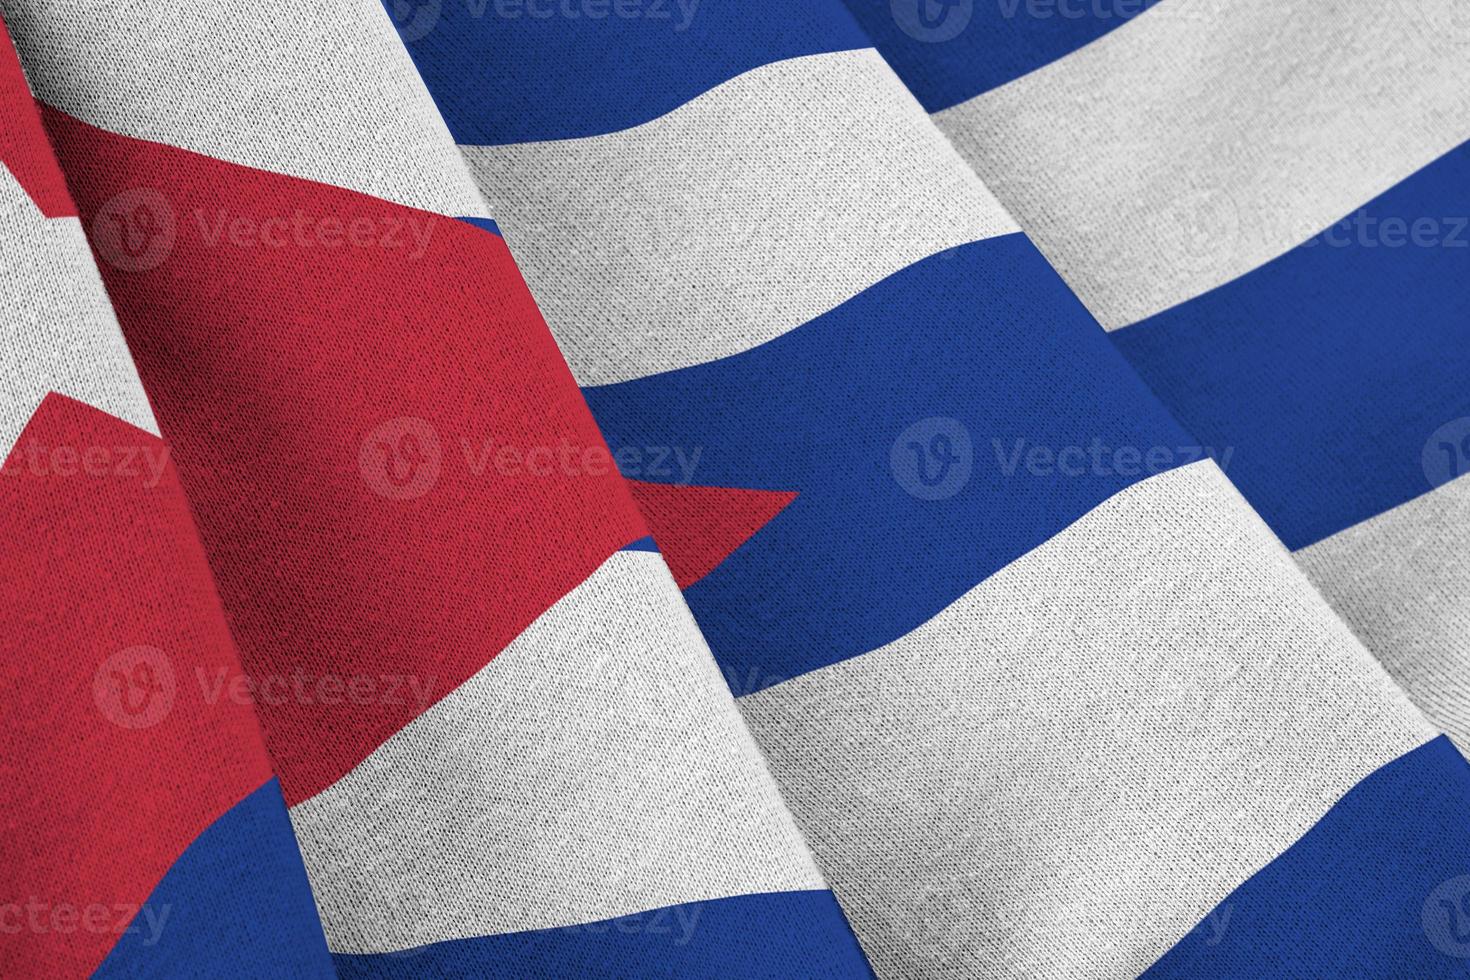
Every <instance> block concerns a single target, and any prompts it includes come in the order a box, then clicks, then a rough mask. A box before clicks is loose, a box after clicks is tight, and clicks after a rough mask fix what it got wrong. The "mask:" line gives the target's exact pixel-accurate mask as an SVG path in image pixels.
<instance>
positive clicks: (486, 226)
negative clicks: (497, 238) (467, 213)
mask: <svg viewBox="0 0 1470 980" xmlns="http://www.w3.org/2000/svg"><path fill="white" fill-rule="evenodd" d="M459 220H460V221H463V222H464V223H465V224H469V225H474V226H475V227H476V228H479V229H481V230H483V231H488V232H489V233H490V234H492V235H499V234H500V226H499V225H497V224H496V223H495V222H494V221H492V220H490V219H489V218H464V217H461V218H460V219H459Z"/></svg>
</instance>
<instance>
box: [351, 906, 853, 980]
mask: <svg viewBox="0 0 1470 980" xmlns="http://www.w3.org/2000/svg"><path fill="white" fill-rule="evenodd" d="M336 961H337V970H338V973H339V975H340V976H342V977H343V978H344V980H378V978H390V977H402V976H426V977H507V978H512V977H513V978H517V980H520V978H525V980H537V978H544V980H563V978H567V977H587V978H593V977H607V978H615V977H616V978H627V977H639V978H658V977H667V978H670V980H674V978H678V980H706V978H707V980H742V978H750V980H757V978H761V980H764V978H767V977H832V978H846V977H871V976H872V975H873V974H872V971H871V970H870V969H869V968H868V964H867V960H865V959H864V958H863V954H862V952H861V951H860V950H859V949H858V945H857V941H856V940H855V939H854V938H853V935H852V931H851V930H850V929H849V928H848V926H847V920H846V919H844V918H843V916H842V912H841V911H840V910H839V909H838V907H837V903H836V901H835V900H833V898H832V893H831V892H829V891H803V892H772V893H767V894H761V895H742V896H738V897H735V898H721V899H714V900H711V901H707V902H691V903H688V904H685V905H675V906H672V907H669V908H662V909H656V910H653V911H649V912H641V913H637V914H634V915H625V916H621V917H619V918H616V919H609V920H605V921H602V922H593V923H588V924H586V925H578V926H566V927H564V928H560V929H539V930H536V931H534V932H517V933H511V934H509V935H503V936H489V937H485V938H481V939H457V940H452V941H450V942H443V943H436V944H434V945H432V946H423V947H420V948H418V949H411V950H405V951H404V952H401V953H380V954H374V955H347V954H341V953H339V954H337V956H336Z"/></svg>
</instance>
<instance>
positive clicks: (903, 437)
mask: <svg viewBox="0 0 1470 980" xmlns="http://www.w3.org/2000/svg"><path fill="white" fill-rule="evenodd" d="M974 461H975V447H974V444H973V443H972V442H971V441H970V430H969V429H966V428H965V427H964V425H963V424H962V423H961V422H960V421H959V420H958V419H952V418H947V417H943V416H936V417H934V418H927V419H923V420H921V421H918V422H915V423H914V424H913V425H911V426H909V427H908V428H907V429H904V430H903V432H901V433H899V436H898V438H897V439H895V440H893V446H892V448H890V449H889V451H888V468H889V469H890V470H892V471H893V478H894V479H895V480H897V481H898V485H899V486H901V487H903V489H904V491H905V492H906V493H908V494H909V495H910V496H913V497H917V498H919V499H920V500H944V499H946V498H949V497H953V496H954V495H955V494H957V493H959V492H960V490H961V489H962V488H963V487H964V485H965V484H966V483H968V482H970V469H971V467H972V466H973V464H974Z"/></svg>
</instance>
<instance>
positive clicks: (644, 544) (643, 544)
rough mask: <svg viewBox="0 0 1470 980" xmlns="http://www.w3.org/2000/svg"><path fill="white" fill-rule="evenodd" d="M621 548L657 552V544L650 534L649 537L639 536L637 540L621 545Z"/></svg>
mask: <svg viewBox="0 0 1470 980" xmlns="http://www.w3.org/2000/svg"><path fill="white" fill-rule="evenodd" d="M622 550H623V551H653V552H657V551H658V545H657V544H654V541H653V537H652V536H651V535H650V536H649V537H646V538H639V539H638V540H637V541H634V542H631V543H629V544H625V545H623V547H622Z"/></svg>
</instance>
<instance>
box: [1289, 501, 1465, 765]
mask: <svg viewBox="0 0 1470 980" xmlns="http://www.w3.org/2000/svg"><path fill="white" fill-rule="evenodd" d="M1466 555H1470V476H1463V477H1461V478H1459V479H1458V480H1455V481H1454V482H1452V483H1447V484H1445V485H1444V486H1442V487H1440V488H1438V489H1437V490H1434V491H1432V492H1431V493H1428V494H1425V495H1424V496H1422V497H1417V498H1415V499H1414V500H1411V501H1409V502H1408V503H1406V504H1402V505H1400V506H1398V507H1395V508H1393V509H1392V510H1390V511H1387V512H1385V513H1383V514H1379V515H1378V516H1377V517H1373V518H1370V519H1369V520H1367V521H1364V522H1363V523H1361V524H1358V525H1356V526H1354V527H1350V528H1348V529H1347V530H1345V531H1341V532H1339V533H1337V534H1334V535H1333V536H1332V537H1330V538H1326V539H1325V540H1322V541H1319V542H1317V543H1316V544H1314V545H1311V546H1310V547H1307V548H1304V549H1302V550H1301V551H1298V552H1297V553H1296V559H1297V562H1298V563H1299V564H1300V565H1301V566H1302V568H1303V569H1304V570H1305V571H1306V573H1307V575H1308V577H1309V578H1311V579H1312V581H1313V582H1314V583H1316V585H1317V588H1319V589H1321V590H1322V594H1323V595H1324V596H1326V598H1327V601H1328V602H1329V603H1331V604H1332V606H1333V607H1334V608H1335V609H1336V610H1337V612H1338V614H1339V615H1340V616H1342V618H1343V619H1345V620H1346V621H1347V623H1348V625H1349V626H1351V627H1352V628H1353V629H1354V631H1356V632H1357V634H1358V636H1359V637H1360V638H1361V639H1362V640H1363V642H1364V643H1365V644H1366V645H1367V646H1368V649H1370V650H1372V651H1373V652H1374V653H1375V654H1377V655H1378V659H1379V660H1381V661H1382V662H1383V666H1384V667H1385V668H1386V669H1387V670H1388V672H1389V673H1390V674H1392V675H1393V676H1394V679H1395V680H1397V681H1398V682H1399V683H1400V684H1401V685H1403V687H1404V690H1405V691H1407V692H1408V694H1409V696H1410V697H1412V698H1413V699H1414V703H1415V704H1417V705H1419V706H1420V707H1421V708H1423V709H1424V713H1425V714H1427V715H1429V717H1430V718H1432V719H1433V720H1434V721H1435V723H1436V724H1438V725H1440V726H1441V727H1443V728H1444V730H1445V731H1446V732H1447V733H1448V734H1449V735H1450V736H1451V737H1452V738H1454V739H1455V740H1456V742H1457V743H1458V744H1459V747H1460V749H1461V751H1467V750H1470V563H1467V562H1466V560H1465V556H1466Z"/></svg>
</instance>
